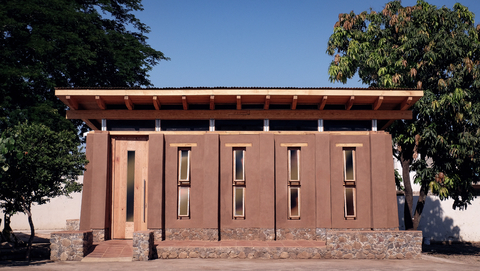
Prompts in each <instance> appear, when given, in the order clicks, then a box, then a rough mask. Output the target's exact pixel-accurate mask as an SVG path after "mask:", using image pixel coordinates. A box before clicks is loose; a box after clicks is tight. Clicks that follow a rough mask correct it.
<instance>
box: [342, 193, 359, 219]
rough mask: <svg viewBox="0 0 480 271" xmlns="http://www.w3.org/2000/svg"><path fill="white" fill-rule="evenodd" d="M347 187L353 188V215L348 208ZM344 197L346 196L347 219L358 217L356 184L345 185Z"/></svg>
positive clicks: (345, 213)
mask: <svg viewBox="0 0 480 271" xmlns="http://www.w3.org/2000/svg"><path fill="white" fill-rule="evenodd" d="M347 189H352V197H353V199H352V203H353V215H349V214H348V209H347ZM343 194H344V195H343V198H344V216H345V219H347V220H348V219H356V218H357V188H356V187H355V186H345V187H344V189H343Z"/></svg>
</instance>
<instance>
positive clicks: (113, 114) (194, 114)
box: [67, 109, 412, 120]
mask: <svg viewBox="0 0 480 271" xmlns="http://www.w3.org/2000/svg"><path fill="white" fill-rule="evenodd" d="M67 118H68V119H118V120H146V119H162V120H163V119H165V120H175V119H182V120H189V119H191V120H198V119H274V120H306V119H308V120H316V119H324V120H325V119H327V120H372V119H377V120H391V119H394V120H395V119H412V111H411V110H403V111H401V110H348V111H346V110H307V109H297V110H295V114H292V110H290V109H288V110H242V111H239V110H133V111H130V110H67Z"/></svg>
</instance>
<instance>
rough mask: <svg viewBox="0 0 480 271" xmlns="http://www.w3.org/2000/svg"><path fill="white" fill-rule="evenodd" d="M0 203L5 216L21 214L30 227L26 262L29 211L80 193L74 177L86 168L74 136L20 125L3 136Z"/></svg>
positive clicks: (63, 132)
mask: <svg viewBox="0 0 480 271" xmlns="http://www.w3.org/2000/svg"><path fill="white" fill-rule="evenodd" d="M2 142H7V143H8V144H9V146H8V147H6V148H5V147H4V148H3V150H2V156H3V159H2V160H3V161H2V165H1V166H2V169H1V170H0V202H1V207H2V208H5V209H6V211H7V212H24V213H25V214H27V216H28V222H29V224H30V231H31V235H30V239H29V241H28V249H27V256H26V258H27V260H29V259H30V257H29V252H30V248H31V245H32V240H33V237H34V236H35V229H34V225H33V220H32V213H31V207H32V204H33V203H36V204H44V203H46V202H48V201H49V199H50V198H53V197H57V196H61V195H67V196H68V195H69V194H70V193H72V192H80V191H81V184H79V183H77V182H76V180H77V176H78V175H80V174H82V172H83V170H84V165H85V164H86V162H87V161H86V159H85V153H83V152H81V150H80V149H79V144H78V140H77V137H76V135H75V133H73V132H71V131H66V130H65V131H61V132H55V131H52V130H50V128H48V127H47V126H45V125H43V124H37V123H32V124H30V123H27V122H26V123H23V124H19V125H16V126H14V127H12V128H8V129H7V130H5V131H4V132H3V133H2Z"/></svg>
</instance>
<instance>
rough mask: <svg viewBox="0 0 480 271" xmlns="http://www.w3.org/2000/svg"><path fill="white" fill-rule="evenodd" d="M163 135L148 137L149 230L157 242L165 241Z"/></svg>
mask: <svg viewBox="0 0 480 271" xmlns="http://www.w3.org/2000/svg"><path fill="white" fill-rule="evenodd" d="M163 145H164V139H163V134H150V135H149V137H148V190H147V191H148V192H147V193H148V206H149V207H150V208H148V211H147V229H149V230H152V231H153V234H154V239H155V241H156V242H158V241H161V240H162V239H163V235H164V232H163V223H164V221H163V215H164V214H163V204H164V199H165V196H164V191H163Z"/></svg>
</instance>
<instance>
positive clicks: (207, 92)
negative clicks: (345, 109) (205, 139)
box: [55, 89, 423, 98]
mask: <svg viewBox="0 0 480 271" xmlns="http://www.w3.org/2000/svg"><path fill="white" fill-rule="evenodd" d="M292 91H295V95H297V96H358V97H362V96H367V97H368V96H370V97H371V96H374V97H379V96H383V97H399V96H402V97H416V98H420V97H422V96H423V91H422V90H368V89H363V90H351V89H157V90H155V89H122V90H117V89H57V90H55V95H56V96H66V95H69V96H160V97H162V96H177V97H178V96H211V95H215V96H237V95H240V96H248V95H252V96H266V95H273V96H274V95H281V96H291V95H292Z"/></svg>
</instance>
